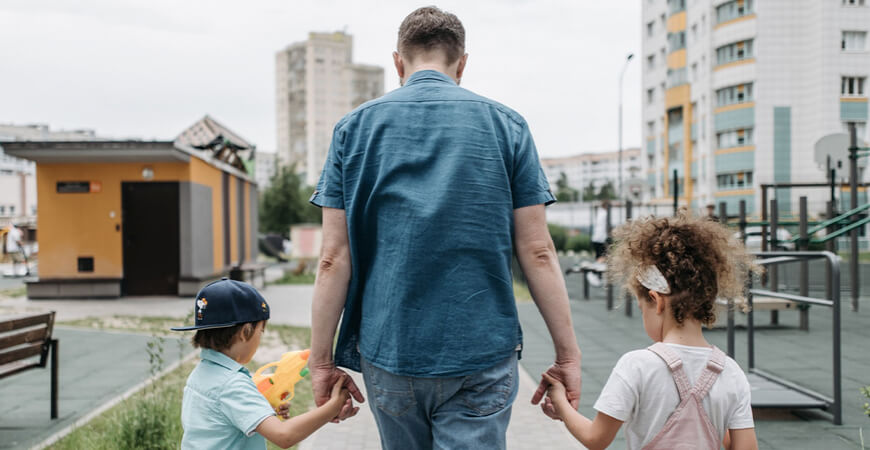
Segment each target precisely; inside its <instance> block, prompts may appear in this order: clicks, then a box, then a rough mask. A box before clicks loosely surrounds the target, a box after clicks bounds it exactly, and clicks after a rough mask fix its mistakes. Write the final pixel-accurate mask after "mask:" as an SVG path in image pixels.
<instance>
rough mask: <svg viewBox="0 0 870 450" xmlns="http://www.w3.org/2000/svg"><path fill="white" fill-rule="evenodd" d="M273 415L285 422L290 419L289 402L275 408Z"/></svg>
mask: <svg viewBox="0 0 870 450" xmlns="http://www.w3.org/2000/svg"><path fill="white" fill-rule="evenodd" d="M275 413H276V414H278V417H280V418H282V419H284V420H287V419H289V418H290V402H286V403H281V404H280V405H278V407H277V408H275Z"/></svg>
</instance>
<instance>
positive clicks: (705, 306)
mask: <svg viewBox="0 0 870 450" xmlns="http://www.w3.org/2000/svg"><path fill="white" fill-rule="evenodd" d="M733 234H734V233H733V231H731V230H729V229H728V228H726V227H725V226H723V225H721V224H719V223H717V222H711V221H709V220H704V219H702V218H699V217H695V216H692V215H690V214H688V213H683V214H680V215H679V216H677V217H668V218H652V217H648V218H641V219H637V220H634V221H631V222H628V223H626V224H625V225H623V226H621V227H619V228H617V229H616V230H614V231H613V240H614V245H613V246H612V247H611V248H610V252H609V254H608V258H607V265H608V276H609V277H611V278H612V279H613V280H616V281H618V282H621V283H624V284H625V286H626V287H627V288H629V289H630V290H631V291H633V292H634V294H635V295H637V297H638V299H641V300H642V301H643V300H651V298H650V296H649V289H647V288H645V287H644V286H643V285H641V284H640V282H638V281H637V275H638V273H639V271H640V270H643V268H645V267H647V266H650V265H654V266H656V267H657V268H658V269H659V271H660V272H661V273H662V275H664V277H665V279H666V280H667V282H668V286H670V288H671V294H669V295H667V297H668V299H669V300H670V305H671V310H672V311H673V314H674V319H675V320H676V321H677V323H678V324H682V323H683V321H684V320H685V319H686V318H691V319H695V320H698V321H699V322H701V323H702V324H706V325H710V324H712V323H713V322H715V321H716V310H715V301H716V298H717V297H724V298H731V299H736V300H737V301H738V302H741V301H742V299H743V298H742V297H743V293H744V289H745V283H746V277H747V276H748V274H749V271H750V270H752V271H755V272H760V271H761V269H760V267H759V266H758V265H756V264H755V262H754V258H753V256H752V255H750V254H749V253H747V252H746V249H745V247H744V246H743V244H742V243H741V242H740V241H738V240H737V239H736V238H735V237H734V235H733Z"/></svg>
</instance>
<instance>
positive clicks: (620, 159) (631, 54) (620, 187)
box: [618, 53, 634, 200]
mask: <svg viewBox="0 0 870 450" xmlns="http://www.w3.org/2000/svg"><path fill="white" fill-rule="evenodd" d="M633 57H634V53H629V54H628V56H627V57H626V58H625V65H624V66H622V72H620V73H619V190H618V194H619V199H620V200H622V199H623V198H624V195H623V194H624V193H623V192H622V79H623V78H624V77H625V70H626V69H628V63H629V62H631V58H633Z"/></svg>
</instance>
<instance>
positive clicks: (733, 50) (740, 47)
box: [716, 39, 752, 65]
mask: <svg viewBox="0 0 870 450" xmlns="http://www.w3.org/2000/svg"><path fill="white" fill-rule="evenodd" d="M749 58H752V39H749V40H746V41H740V42H735V43H733V44H728V45H723V46H722V47H719V48H717V49H716V64H717V65H722V64H728V63H730V62H734V61H741V60H744V59H749Z"/></svg>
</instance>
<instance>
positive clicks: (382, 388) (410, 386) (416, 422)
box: [361, 353, 519, 450]
mask: <svg viewBox="0 0 870 450" xmlns="http://www.w3.org/2000/svg"><path fill="white" fill-rule="evenodd" d="M361 362H362V374H363V378H364V379H365V384H366V390H367V391H368V397H369V399H368V400H369V407H370V408H371V410H372V413H374V416H375V420H376V421H377V423H378V432H379V433H380V435H381V447H382V448H384V449H385V450H393V449H402V450H429V449H463V448H467V449H483V448H485V449H504V448H505V432H506V431H507V427H508V422H509V421H510V418H511V405H512V404H513V402H514V399H515V398H516V396H517V390H518V388H519V375H518V373H517V354H516V353H514V354H513V355H511V356H510V357H509V358H505V359H504V360H502V361H501V362H499V363H498V364H496V365H494V366H492V367H490V368H488V369H484V370H482V371H480V372H477V373H473V374H471V375H466V376H461V377H450V378H418V377H406V376H400V375H394V374H392V373H389V372H387V371H385V370H383V369H380V368H378V367H375V366H373V365H371V364H369V362H368V361H366V360H365V358H362V361H361Z"/></svg>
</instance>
